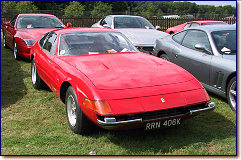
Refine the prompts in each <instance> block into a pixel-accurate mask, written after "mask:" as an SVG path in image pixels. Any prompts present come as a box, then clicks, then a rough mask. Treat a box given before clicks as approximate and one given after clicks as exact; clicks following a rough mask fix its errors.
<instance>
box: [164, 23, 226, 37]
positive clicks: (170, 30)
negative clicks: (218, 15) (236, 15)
mask: <svg viewBox="0 0 241 160" xmlns="http://www.w3.org/2000/svg"><path fill="white" fill-rule="evenodd" d="M220 24H224V25H227V23H225V22H223V21H213V20H205V21H190V22H186V23H183V24H180V25H177V26H174V27H171V28H168V29H167V30H166V33H168V34H174V33H177V32H179V31H182V30H184V29H187V28H191V27H198V26H205V25H220Z"/></svg>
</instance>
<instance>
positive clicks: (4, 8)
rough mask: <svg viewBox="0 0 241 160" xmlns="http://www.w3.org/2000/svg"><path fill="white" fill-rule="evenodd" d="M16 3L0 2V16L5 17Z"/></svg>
mask: <svg viewBox="0 0 241 160" xmlns="http://www.w3.org/2000/svg"><path fill="white" fill-rule="evenodd" d="M16 4H17V1H1V8H2V9H1V14H2V15H6V14H7V13H8V10H11V9H15V8H16Z"/></svg>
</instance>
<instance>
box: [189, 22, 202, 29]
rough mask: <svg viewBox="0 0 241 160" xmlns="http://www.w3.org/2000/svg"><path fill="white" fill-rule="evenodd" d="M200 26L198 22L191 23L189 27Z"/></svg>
mask: <svg viewBox="0 0 241 160" xmlns="http://www.w3.org/2000/svg"><path fill="white" fill-rule="evenodd" d="M198 26H200V24H198V23H191V25H190V26H189V28H191V27H198Z"/></svg>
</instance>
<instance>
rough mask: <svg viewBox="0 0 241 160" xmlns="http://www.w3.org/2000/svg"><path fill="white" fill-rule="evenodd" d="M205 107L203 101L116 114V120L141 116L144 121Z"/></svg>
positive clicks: (182, 113) (186, 112)
mask: <svg viewBox="0 0 241 160" xmlns="http://www.w3.org/2000/svg"><path fill="white" fill-rule="evenodd" d="M205 107H206V103H201V104H197V105H192V106H185V107H178V108H172V109H165V110H159V111H153V112H146V113H138V114H130V115H121V116H115V118H116V121H125V120H131V119H139V118H142V120H143V121H147V120H154V119H161V118H166V117H174V116H178V115H184V114H188V113H190V110H196V109H202V108H205Z"/></svg>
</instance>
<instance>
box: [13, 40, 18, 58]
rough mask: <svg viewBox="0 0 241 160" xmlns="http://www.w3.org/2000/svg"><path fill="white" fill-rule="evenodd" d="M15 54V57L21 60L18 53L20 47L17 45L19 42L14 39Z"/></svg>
mask: <svg viewBox="0 0 241 160" xmlns="http://www.w3.org/2000/svg"><path fill="white" fill-rule="evenodd" d="M13 56H14V59H16V60H19V59H20V58H19V54H18V47H17V43H16V41H14V43H13Z"/></svg>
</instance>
